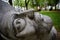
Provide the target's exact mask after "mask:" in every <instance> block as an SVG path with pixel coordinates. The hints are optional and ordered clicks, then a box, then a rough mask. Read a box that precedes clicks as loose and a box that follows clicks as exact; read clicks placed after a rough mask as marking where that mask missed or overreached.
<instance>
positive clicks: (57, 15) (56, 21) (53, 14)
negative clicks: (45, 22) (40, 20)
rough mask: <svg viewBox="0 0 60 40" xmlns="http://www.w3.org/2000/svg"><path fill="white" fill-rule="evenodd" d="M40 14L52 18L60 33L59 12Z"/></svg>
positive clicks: (43, 12) (42, 12)
mask: <svg viewBox="0 0 60 40" xmlns="http://www.w3.org/2000/svg"><path fill="white" fill-rule="evenodd" d="M40 13H41V14H43V15H48V16H50V17H51V19H52V21H53V24H54V26H55V27H56V29H57V31H60V12H59V11H41V12H40Z"/></svg>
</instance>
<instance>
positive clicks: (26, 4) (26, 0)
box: [25, 0, 30, 10]
mask: <svg viewBox="0 0 60 40" xmlns="http://www.w3.org/2000/svg"><path fill="white" fill-rule="evenodd" d="M29 1H30V0H25V7H26V10H28V4H29Z"/></svg>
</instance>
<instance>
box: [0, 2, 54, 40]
mask: <svg viewBox="0 0 60 40" xmlns="http://www.w3.org/2000/svg"><path fill="white" fill-rule="evenodd" d="M52 27H53V24H52V20H51V18H50V17H48V16H45V15H41V14H39V13H38V12H35V11H34V10H25V11H22V12H17V11H15V8H14V7H12V6H10V5H9V4H7V3H5V2H3V1H0V37H2V40H50V39H51V37H52V35H51V32H50V31H51V29H52Z"/></svg>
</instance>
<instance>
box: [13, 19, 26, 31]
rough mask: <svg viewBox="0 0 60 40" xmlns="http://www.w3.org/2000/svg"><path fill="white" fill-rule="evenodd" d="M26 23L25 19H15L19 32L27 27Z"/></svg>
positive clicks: (15, 25)
mask: <svg viewBox="0 0 60 40" xmlns="http://www.w3.org/2000/svg"><path fill="white" fill-rule="evenodd" d="M25 25H26V23H25V20H24V19H21V18H17V19H15V20H14V27H15V29H16V31H17V32H20V31H21V30H22V29H23V28H24V27H25Z"/></svg>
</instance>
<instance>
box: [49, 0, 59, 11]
mask: <svg viewBox="0 0 60 40" xmlns="http://www.w3.org/2000/svg"><path fill="white" fill-rule="evenodd" d="M58 1H59V0H48V5H51V6H55V10H56V4H57V3H58Z"/></svg>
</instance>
